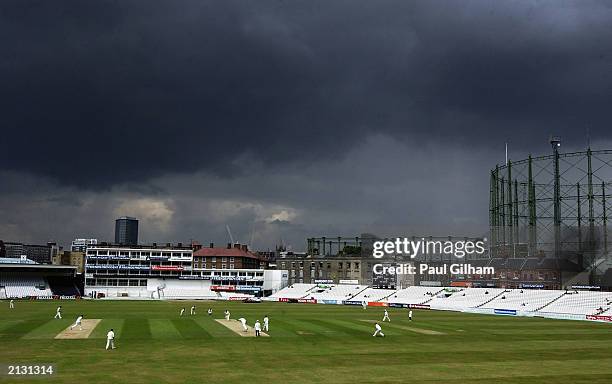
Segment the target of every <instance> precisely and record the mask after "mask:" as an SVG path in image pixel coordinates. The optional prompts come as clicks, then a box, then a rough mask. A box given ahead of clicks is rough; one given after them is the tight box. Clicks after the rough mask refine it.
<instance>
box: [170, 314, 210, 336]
mask: <svg viewBox="0 0 612 384" xmlns="http://www.w3.org/2000/svg"><path fill="white" fill-rule="evenodd" d="M172 324H174V326H175V327H176V329H177V330H178V331H179V332H180V334H181V336H183V338H185V339H211V338H212V336H211V335H210V333H208V332H206V330H205V329H204V328H202V327H200V326H199V325H198V324H197V323H196V322H195V321H193V319H188V318H180V319H172Z"/></svg>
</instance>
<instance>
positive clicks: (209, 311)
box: [208, 308, 212, 316]
mask: <svg viewBox="0 0 612 384" xmlns="http://www.w3.org/2000/svg"><path fill="white" fill-rule="evenodd" d="M211 315H212V308H208V316H211Z"/></svg>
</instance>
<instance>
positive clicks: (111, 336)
mask: <svg viewBox="0 0 612 384" xmlns="http://www.w3.org/2000/svg"><path fill="white" fill-rule="evenodd" d="M108 348H111V349H115V331H113V329H112V328H111V330H110V331H108V333H107V334H106V349H107V350H108Z"/></svg>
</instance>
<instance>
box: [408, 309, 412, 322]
mask: <svg viewBox="0 0 612 384" xmlns="http://www.w3.org/2000/svg"><path fill="white" fill-rule="evenodd" d="M408 320H410V321H412V309H411V310H410V312H408Z"/></svg>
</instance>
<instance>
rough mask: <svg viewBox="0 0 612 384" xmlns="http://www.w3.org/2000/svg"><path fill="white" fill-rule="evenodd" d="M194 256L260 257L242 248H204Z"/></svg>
mask: <svg viewBox="0 0 612 384" xmlns="http://www.w3.org/2000/svg"><path fill="white" fill-rule="evenodd" d="M193 256H200V257H201V256H222V257H223V256H230V257H250V258H252V259H259V257H257V256H256V255H254V254H252V253H251V252H249V251H244V250H242V249H240V248H202V249H198V250H197V251H195V252H194V253H193Z"/></svg>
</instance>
